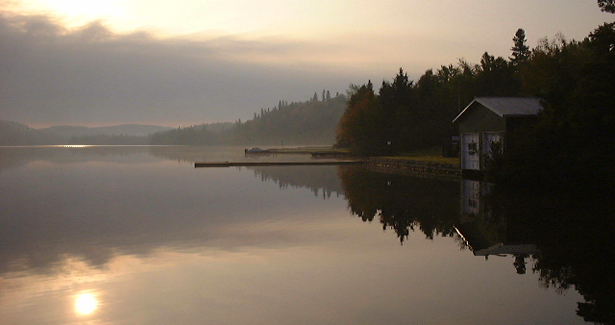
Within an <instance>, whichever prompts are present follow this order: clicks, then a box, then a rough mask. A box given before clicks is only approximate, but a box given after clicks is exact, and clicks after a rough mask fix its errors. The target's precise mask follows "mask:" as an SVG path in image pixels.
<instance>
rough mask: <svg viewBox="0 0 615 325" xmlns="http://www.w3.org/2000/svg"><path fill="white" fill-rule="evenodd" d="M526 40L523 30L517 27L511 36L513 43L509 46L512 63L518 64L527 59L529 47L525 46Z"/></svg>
mask: <svg viewBox="0 0 615 325" xmlns="http://www.w3.org/2000/svg"><path fill="white" fill-rule="evenodd" d="M526 42H527V40H526V39H525V31H524V30H523V29H522V28H519V29H518V30H517V32H516V33H515V37H513V43H514V45H513V47H512V48H511V50H512V55H511V56H510V58H509V59H510V61H511V63H512V64H513V65H519V64H521V63H523V62H526V61H527V60H528V59H529V57H530V48H529V47H528V46H527V44H526Z"/></svg>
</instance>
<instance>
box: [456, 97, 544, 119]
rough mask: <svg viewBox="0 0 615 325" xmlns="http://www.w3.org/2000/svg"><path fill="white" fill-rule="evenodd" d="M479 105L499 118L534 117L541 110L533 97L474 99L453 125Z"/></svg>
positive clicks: (537, 99)
mask: <svg viewBox="0 0 615 325" xmlns="http://www.w3.org/2000/svg"><path fill="white" fill-rule="evenodd" d="M477 104H480V105H482V106H484V107H486V108H487V109H489V110H490V111H492V112H494V113H495V114H497V115H498V116H500V117H503V118H506V117H513V116H525V115H536V114H538V113H539V112H540V111H541V110H542V109H543V107H542V105H540V99H539V98H535V97H476V98H474V100H473V101H472V102H471V103H470V104H469V105H468V106H466V108H464V109H463V111H461V113H459V115H457V117H455V119H454V120H453V123H455V122H457V120H458V119H459V118H460V117H461V116H462V115H464V114H465V113H466V112H467V111H468V110H471V109H472V107H474V106H476V105H477Z"/></svg>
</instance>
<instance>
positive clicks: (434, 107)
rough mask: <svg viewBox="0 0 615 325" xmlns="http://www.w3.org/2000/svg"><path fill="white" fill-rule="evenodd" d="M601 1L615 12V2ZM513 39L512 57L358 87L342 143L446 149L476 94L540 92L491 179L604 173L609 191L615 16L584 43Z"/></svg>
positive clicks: (364, 150) (574, 178)
mask: <svg viewBox="0 0 615 325" xmlns="http://www.w3.org/2000/svg"><path fill="white" fill-rule="evenodd" d="M599 4H601V8H602V9H603V10H604V11H607V12H611V13H613V12H614V11H615V9H614V8H613V2H612V1H599ZM512 40H513V43H512V47H511V55H510V57H508V58H503V57H494V56H492V55H490V54H489V53H488V52H485V53H484V54H483V55H482V57H481V59H480V63H479V64H470V63H468V62H467V61H465V60H460V61H459V62H458V63H457V64H455V65H452V64H450V65H442V66H441V67H440V68H439V69H436V70H435V71H434V70H433V69H430V70H427V71H426V72H425V73H424V74H423V75H422V76H421V77H420V78H419V79H418V81H417V82H414V81H411V80H409V78H408V75H407V74H406V73H404V71H403V69H400V70H399V73H398V74H397V75H396V76H395V77H394V78H393V80H392V81H384V82H382V84H381V85H380V88H379V89H378V91H376V89H375V86H374V84H372V82H371V81H368V82H367V83H366V84H363V85H352V86H351V89H350V91H349V98H348V105H347V108H346V110H345V112H344V114H343V116H342V118H341V119H340V123H339V125H338V128H337V142H336V146H338V147H345V148H350V149H352V150H353V151H354V152H355V153H357V154H359V155H365V156H374V155H400V154H403V153H405V152H409V151H413V150H417V149H423V148H429V147H433V146H438V145H441V144H442V142H443V141H444V140H446V139H450V137H451V136H452V135H456V134H457V130H456V127H455V125H453V124H452V123H451V121H452V120H453V119H454V118H455V116H456V115H457V114H458V113H459V112H460V111H461V110H462V109H463V108H464V107H465V105H467V104H468V103H470V102H471V100H472V99H473V98H475V97H479V96H527V97H537V98H540V99H541V103H542V106H543V107H544V110H543V111H542V112H541V113H540V114H539V116H538V119H537V120H536V122H535V124H533V125H529V126H527V127H526V128H524V129H522V130H519V131H517V133H518V134H516V135H515V138H516V141H515V143H514V144H513V145H510V146H509V147H507V150H506V152H504V153H502V154H500V155H498V156H496V157H494V159H493V164H492V168H491V170H489V177H490V179H491V180H492V181H494V182H496V183H501V184H504V183H510V185H516V186H521V185H530V184H553V181H554V180H555V181H560V182H564V181H565V182H566V183H568V184H570V186H575V185H574V184H577V185H579V184H583V183H584V182H587V181H588V180H596V184H595V186H596V187H599V188H602V189H605V190H606V189H608V188H609V186H611V185H612V184H615V175H614V172H613V170H612V166H614V165H615V153H614V152H613V148H615V83H614V82H613V76H615V23H605V24H603V25H601V26H599V27H597V28H596V29H595V30H594V31H593V32H591V33H590V34H589V35H588V36H587V37H586V38H585V39H583V40H582V41H576V40H567V39H566V38H565V37H564V36H563V35H557V36H556V37H555V38H554V39H552V40H549V39H547V38H543V39H541V40H540V41H539V42H538V45H537V46H536V47H534V48H532V49H530V48H529V46H527V44H526V43H527V41H526V38H525V31H524V30H523V29H518V30H517V32H516V33H515V34H514V37H513V38H512ZM516 175H525V176H527V177H516ZM521 182H526V183H527V184H521ZM545 186H546V185H545Z"/></svg>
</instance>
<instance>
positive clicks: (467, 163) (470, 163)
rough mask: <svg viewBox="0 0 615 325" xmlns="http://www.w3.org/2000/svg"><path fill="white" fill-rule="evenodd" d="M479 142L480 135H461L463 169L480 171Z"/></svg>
mask: <svg viewBox="0 0 615 325" xmlns="http://www.w3.org/2000/svg"><path fill="white" fill-rule="evenodd" d="M479 141H480V137H479V134H478V133H469V134H468V133H465V134H462V135H461V169H474V170H479V169H480V154H479V148H480V144H479Z"/></svg>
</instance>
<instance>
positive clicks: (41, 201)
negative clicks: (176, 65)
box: [0, 147, 615, 324]
mask: <svg viewBox="0 0 615 325" xmlns="http://www.w3.org/2000/svg"><path fill="white" fill-rule="evenodd" d="M97 148H98V147H92V148H55V150H47V149H45V148H39V150H35V149H33V148H24V151H29V153H22V154H15V155H12V156H11V157H9V158H6V157H7V156H5V155H3V154H4V153H5V152H6V151H1V152H0V154H2V155H0V162H2V161H4V160H5V158H6V159H8V160H11V159H13V160H19V161H21V162H22V164H21V165H19V166H15V165H12V167H9V168H5V169H3V170H0V191H1V192H2V193H3V196H2V197H0V209H1V211H0V212H1V213H0V216H1V217H0V245H1V247H2V249H1V250H0V285H1V289H0V290H1V291H0V319H2V320H3V321H4V320H8V323H20V324H21V323H31V324H58V323H71V322H79V321H83V320H87V321H90V320H96V321H97V322H98V323H114V324H133V323H144V324H145V323H152V322H161V323H162V322H165V323H176V322H175V321H176V320H177V319H178V318H177V317H178V313H182V315H181V316H182V319H181V320H182V322H183V323H186V324H190V323H203V322H205V321H209V322H211V323H223V322H227V323H253V324H271V323H289V322H291V323H301V324H310V323H312V324H313V323H352V324H361V323H362V324H375V323H451V324H452V323H454V324H461V323H466V324H473V323H499V324H506V323H508V324H515V323H531V322H534V323H544V324H556V323H575V321H576V319H570V317H571V316H572V317H576V316H574V306H573V304H574V302H575V301H576V300H574V299H577V298H576V296H574V295H570V296H572V298H570V297H562V298H561V299H560V298H553V297H552V296H555V295H550V294H549V293H546V292H543V291H542V290H540V289H537V288H535V287H536V277H538V280H539V281H540V282H541V283H542V284H543V285H544V286H549V287H551V286H555V287H556V288H558V289H560V290H566V288H574V289H576V290H578V291H579V292H580V293H581V294H582V295H583V297H584V298H585V302H584V303H582V304H579V311H578V313H579V315H582V316H583V317H586V319H588V320H596V319H597V320H600V319H603V320H604V319H606V320H609V318H608V317H611V316H609V315H608V314H607V311H608V310H613V308H611V307H612V306H613V304H612V297H610V296H608V294H612V292H613V289H614V288H613V284H612V276H611V275H610V273H609V271H610V268H611V266H610V265H615V264H613V262H615V261H613V245H612V240H611V239H610V238H609V234H610V233H611V232H612V230H613V221H612V218H605V215H606V214H607V213H611V216H612V203H611V205H604V202H603V201H605V200H603V199H597V198H594V200H593V201H588V200H589V199H588V198H587V196H586V195H584V194H583V195H576V196H575V197H576V198H578V199H579V201H573V200H570V198H566V197H564V196H560V195H555V194H554V195H543V194H536V193H534V194H533V195H534V196H535V197H533V199H532V195H530V194H531V193H527V195H525V193H524V195H523V196H521V195H511V194H510V193H506V194H502V192H501V191H499V190H497V189H489V190H486V187H484V184H474V183H471V184H461V183H459V182H452V181H445V180H432V179H421V178H414V177H406V176H396V175H391V174H379V173H375V172H372V171H369V170H365V169H363V168H360V167H343V168H342V167H340V168H337V167H332V166H312V167H309V168H287V167H279V168H264V167H258V168H250V169H245V168H244V169H239V168H224V169H215V170H214V169H199V170H195V169H194V168H192V165H191V164H192V162H194V161H193V160H192V158H191V157H197V158H196V159H208V160H209V159H211V160H215V159H216V158H217V157H221V156H224V153H221V152H218V151H215V150H213V149H212V150H209V149H203V148H198V150H197V149H194V148H187V147H167V148H162V147H157V148H148V147H138V148H133V149H129V148H98V149H97ZM0 150H5V149H3V148H0ZM237 152H238V153H239V155H243V152H242V150H237ZM233 154H234V153H233ZM230 159H232V158H230ZM218 160H220V159H218ZM224 160H229V158H226V159H224ZM0 166H6V165H3V164H1V163H0ZM487 187H488V186H487ZM488 192H490V193H491V194H488ZM577 194H578V193H577ZM562 198H564V199H565V200H567V201H569V202H567V203H566V202H565V203H561V202H560V201H561V199H562ZM544 200H547V202H542V201H544ZM575 202H576V203H575ZM581 202H582V203H581ZM570 204H577V205H578V206H577V208H576V209H571V208H570V207H569V205H570ZM579 207H585V209H579ZM348 210H350V213H352V214H353V215H354V216H357V217H359V218H360V219H358V218H357V217H351V218H349V213H348ZM575 213H576V214H578V215H575V216H573V214H575ZM587 214H591V215H587ZM360 220H363V221H366V222H373V223H375V224H380V226H381V227H382V228H383V229H385V230H386V234H385V235H382V233H381V232H380V231H379V229H377V228H378V227H374V226H373V225H369V224H367V223H364V222H360ZM570 225H572V226H573V227H572V228H571V227H570ZM374 228H376V229H375V230H376V231H373V230H374ZM413 231H415V232H420V233H422V234H423V235H422V236H415V235H413ZM459 233H462V234H463V235H464V237H463V238H462V237H460V236H459V235H458V234H459ZM423 237H426V238H428V239H431V240H428V241H426V240H423ZM398 240H399V241H401V242H402V243H403V244H404V245H403V246H402V245H398V244H397V241H398ZM530 244H532V245H535V248H536V249H537V250H536V251H532V250H529V246H523V245H530ZM515 245H517V246H515ZM458 248H463V249H466V250H464V251H461V252H460V251H458ZM538 250H540V252H541V253H540V254H538V253H537V252H538ZM470 251H471V252H472V253H473V254H474V255H477V256H487V255H488V256H498V255H503V254H507V255H508V258H507V259H506V260H505V261H504V262H500V260H502V259H496V258H491V259H490V260H489V261H488V262H485V261H484V260H483V258H476V257H474V256H472V255H473V254H471V253H470ZM511 255H512V256H514V257H512V259H511V261H510V262H509V261H508V259H510V258H511ZM590 261H594V262H595V263H593V264H592V263H590ZM511 262H512V263H511ZM609 263H611V264H609ZM511 264H514V266H515V267H516V272H518V273H523V272H526V273H527V274H526V275H525V276H523V277H518V276H517V275H516V274H515V270H513V269H512V266H511ZM534 272H535V273H534ZM536 275H537V276H536ZM590 275H591V276H594V278H593V279H590V278H589V276H590ZM509 276H513V277H514V278H513V279H514V280H511V278H510V277H509ZM532 276H534V277H532ZM516 279H522V280H516ZM524 281H525V282H524ZM609 281H611V282H609ZM529 282H531V283H529ZM460 295H465V296H466V298H465V299H463V301H460V300H459V299H458V297H459V296H460ZM524 295H531V296H532V297H529V298H528V297H525V298H522V297H524ZM348 297H353V299H348ZM520 297H521V298H520ZM566 299H568V300H570V301H571V302H570V304H569V305H567V304H568V300H566ZM609 299H610V300H609ZM494 301H498V303H497V304H494V303H493V302H494ZM501 301H505V302H508V303H510V304H512V305H514V306H516V307H514V308H511V307H506V308H503V307H501V306H499V305H500V302H501ZM366 306H370V307H366ZM485 306H488V308H484V307H485ZM507 306H509V305H507ZM535 306H539V307H540V308H534V307H535ZM562 306H565V308H564V307H562ZM609 308H611V309H609ZM35 310H38V311H39V312H38V313H35V312H34V311H35ZM272 310H273V311H272ZM426 310H429V311H426ZM103 311H104V312H103ZM545 311H546V312H545ZM569 314H570V315H569ZM36 315H40V318H36ZM460 315H461V316H460ZM503 315H504V316H503ZM515 315H517V316H518V317H519V318H518V319H517V318H515ZM599 317H601V318H599ZM41 318H43V319H41ZM577 318H578V317H577ZM229 319H231V321H229ZM24 320H28V321H24ZM281 320H283V321H281ZM579 320H580V319H579ZM93 323H95V322H93ZM606 323H608V322H606Z"/></svg>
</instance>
